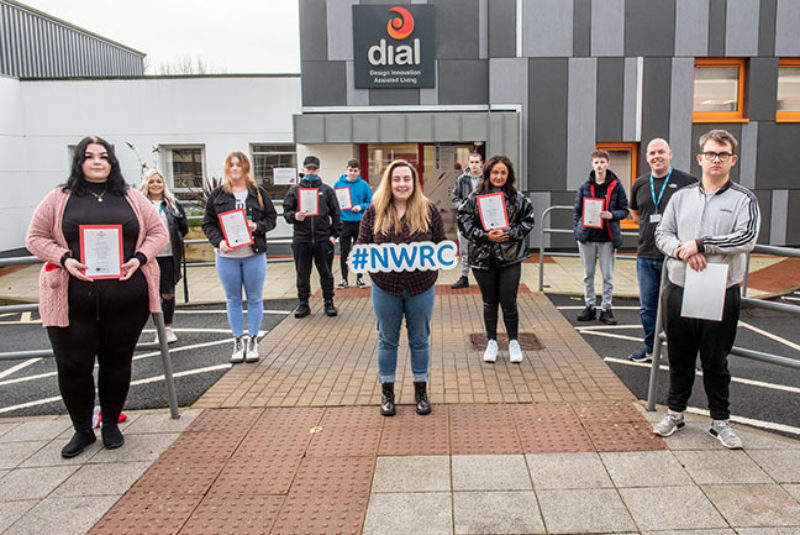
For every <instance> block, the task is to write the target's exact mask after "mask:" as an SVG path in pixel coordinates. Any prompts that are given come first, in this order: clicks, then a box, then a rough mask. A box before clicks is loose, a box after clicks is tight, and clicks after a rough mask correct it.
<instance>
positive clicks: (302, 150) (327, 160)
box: [297, 143, 364, 186]
mask: <svg viewBox="0 0 800 535" xmlns="http://www.w3.org/2000/svg"><path fill="white" fill-rule="evenodd" d="M308 155H313V156H316V157H317V158H319V165H320V167H319V176H320V178H321V179H322V181H323V182H325V183H326V184H330V185H331V186H333V185H334V184H335V183H336V181H337V180H339V177H340V176H342V175H343V174H344V173H345V171H346V170H347V162H348V161H350V160H352V159H354V158H355V159H356V160H357V159H358V147H357V146H356V145H352V144H350V143H330V144H327V145H321V144H319V145H318V144H312V145H301V144H299V143H298V144H297V166H298V167H302V166H303V160H304V159H305V157H306V156H308ZM361 165H364V164H363V163H361Z"/></svg>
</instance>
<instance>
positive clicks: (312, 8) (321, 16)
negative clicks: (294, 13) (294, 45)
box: [299, 0, 328, 75]
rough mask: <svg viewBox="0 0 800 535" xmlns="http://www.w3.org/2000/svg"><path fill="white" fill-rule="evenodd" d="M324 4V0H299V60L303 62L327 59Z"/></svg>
mask: <svg viewBox="0 0 800 535" xmlns="http://www.w3.org/2000/svg"><path fill="white" fill-rule="evenodd" d="M326 3H327V2H326V1H325V0H300V5H299V21H300V59H301V60H302V61H304V62H305V61H325V60H327V59H328V29H327V18H328V17H327V14H326V11H325V10H326ZM303 74H304V75H305V73H303Z"/></svg>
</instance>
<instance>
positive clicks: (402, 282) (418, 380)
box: [357, 160, 447, 416]
mask: <svg viewBox="0 0 800 535" xmlns="http://www.w3.org/2000/svg"><path fill="white" fill-rule="evenodd" d="M446 239H447V238H446V237H445V234H444V224H443V223H442V216H441V215H440V214H439V212H438V210H436V207H435V205H434V204H433V203H432V202H431V201H430V200H429V199H428V198H427V197H425V195H423V193H422V185H421V184H420V182H419V174H418V173H417V170H416V169H414V167H413V166H412V165H411V164H410V163H408V162H407V161H405V160H395V161H393V162H392V163H390V164H389V166H388V167H387V168H386V171H384V173H383V178H382V179H381V183H380V186H378V189H377V191H375V195H374V196H373V198H372V204H371V205H370V206H369V208H367V211H366V213H365V214H364V217H363V219H362V220H361V227H360V229H359V234H358V242H357V243H358V244H369V243H375V244H381V243H414V242H433V243H439V242H441V241H444V240H446ZM438 275H439V273H438V271H436V270H427V271H422V270H415V271H391V272H388V273H371V274H370V277H371V278H372V307H373V308H374V310H375V318H376V320H377V322H378V375H379V380H380V382H381V390H382V396H381V414H383V415H384V416H392V415H393V414H394V413H395V404H394V383H395V372H396V370H397V347H398V345H399V342H400V326H401V324H402V321H403V316H405V319H406V329H407V331H408V344H409V346H410V348H411V370H412V372H413V374H414V399H415V400H416V410H417V414H430V412H431V405H430V403H429V402H428V392H427V387H428V364H429V362H430V332H431V316H432V315H433V303H434V298H435V295H436V291H435V289H434V284H435V283H436V279H437V277H438Z"/></svg>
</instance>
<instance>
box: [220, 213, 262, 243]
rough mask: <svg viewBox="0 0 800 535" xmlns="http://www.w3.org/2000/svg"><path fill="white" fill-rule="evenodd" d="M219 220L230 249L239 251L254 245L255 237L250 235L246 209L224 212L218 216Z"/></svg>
mask: <svg viewBox="0 0 800 535" xmlns="http://www.w3.org/2000/svg"><path fill="white" fill-rule="evenodd" d="M217 218H218V219H219V226H220V228H222V235H223V236H225V242H226V243H227V244H228V247H230V248H231V249H238V248H239V247H245V246H247V245H252V244H253V235H252V234H251V233H250V227H249V226H248V224H247V216H246V215H245V213H244V208H237V209H236V210H229V211H227V212H222V213H220V214H217Z"/></svg>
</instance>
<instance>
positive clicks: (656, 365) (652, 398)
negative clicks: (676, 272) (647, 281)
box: [647, 258, 667, 411]
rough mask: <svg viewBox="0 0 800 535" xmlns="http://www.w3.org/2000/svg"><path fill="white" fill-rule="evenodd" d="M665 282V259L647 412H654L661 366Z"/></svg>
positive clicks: (648, 384)
mask: <svg viewBox="0 0 800 535" xmlns="http://www.w3.org/2000/svg"><path fill="white" fill-rule="evenodd" d="M666 282H667V259H666V258H665V259H664V262H663V263H662V264H661V280H660V281H659V284H658V306H657V307H656V328H655V331H654V332H653V363H652V365H651V366H650V379H649V381H648V383H647V410H648V411H654V410H656V390H658V372H659V371H660V366H661V348H662V347H663V344H664V342H663V340H664V338H662V336H661V333H662V332H663V331H664V329H663V328H662V323H663V322H664V318H663V316H664V310H663V307H662V306H661V294H662V293H663V291H664V286H666Z"/></svg>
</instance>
